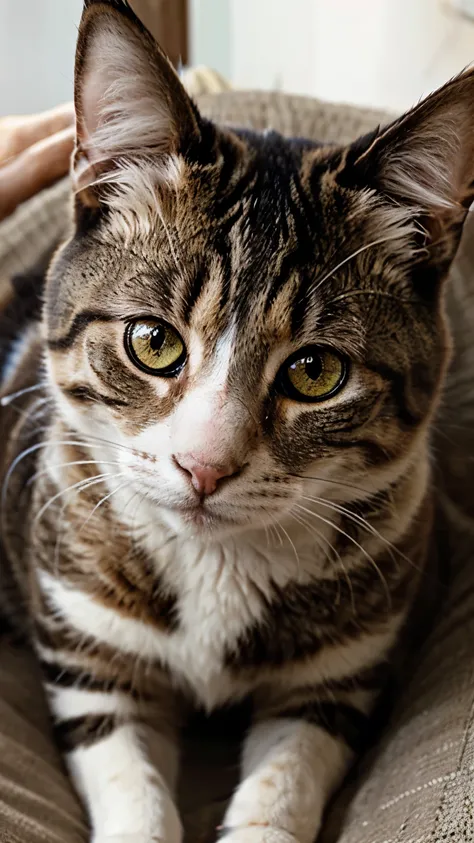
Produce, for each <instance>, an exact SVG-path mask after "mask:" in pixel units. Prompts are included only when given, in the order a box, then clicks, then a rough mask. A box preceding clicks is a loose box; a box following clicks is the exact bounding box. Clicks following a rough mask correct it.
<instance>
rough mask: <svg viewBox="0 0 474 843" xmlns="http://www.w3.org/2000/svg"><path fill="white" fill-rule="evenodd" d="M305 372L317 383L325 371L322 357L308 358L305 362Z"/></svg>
mask: <svg viewBox="0 0 474 843" xmlns="http://www.w3.org/2000/svg"><path fill="white" fill-rule="evenodd" d="M304 370H305V373H306V375H307V376H308V378H310V379H311V380H312V381H317V379H318V378H319V377H320V375H321V372H322V370H323V366H322V363H321V358H320V357H306V359H305V361H304Z"/></svg>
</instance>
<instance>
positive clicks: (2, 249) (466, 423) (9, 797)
mask: <svg viewBox="0 0 474 843" xmlns="http://www.w3.org/2000/svg"><path fill="white" fill-rule="evenodd" d="M198 100H199V103H200V105H201V107H202V109H203V111H204V112H205V113H206V114H208V115H209V116H211V117H214V118H216V119H219V120H221V121H223V122H227V123H230V124H232V123H234V124H240V125H242V124H244V125H247V126H254V127H256V128H259V129H265V128H274V129H277V130H280V131H282V132H284V133H286V134H290V135H300V136H309V137H314V138H316V139H319V140H326V141H338V142H346V141H348V140H350V139H352V138H354V137H356V136H357V135H358V134H361V133H364V132H366V131H368V130H369V129H371V128H373V126H374V125H376V124H377V123H379V122H381V121H382V122H383V120H384V119H385V118H386V115H381V114H379V113H378V112H373V111H368V110H360V109H356V108H353V107H347V106H334V105H330V104H327V103H321V102H316V101H314V100H311V99H309V98H305V97H292V96H285V95H282V94H265V93H251V92H229V93H224V94H220V95H217V96H210V95H204V96H201V97H198ZM67 192H68V186H67V183H63V184H60V185H57V186H56V187H55V188H52V189H51V190H50V191H48V192H47V193H46V194H44V195H43V196H41V197H37V199H36V200H34V201H33V203H29V205H28V206H25V207H22V208H20V209H19V210H18V211H17V213H16V214H15V215H14V217H12V218H11V219H10V220H9V221H7V222H6V223H3V224H2V226H0V283H1V279H2V278H3V279H5V278H6V277H7V276H8V275H10V274H11V273H12V272H14V271H21V270H22V269H24V268H25V266H26V265H28V264H29V263H31V262H32V261H33V260H35V258H36V257H39V255H40V254H41V253H42V252H43V250H44V248H45V246H47V245H48V244H50V243H52V242H53V241H54V240H55V239H57V238H58V237H60V236H61V234H62V233H63V232H64V231H65V230H66V229H67V225H68V216H67V207H68V200H67ZM471 228H472V224H471V223H470V224H469V225H468V226H467V231H466V236H465V238H464V243H463V249H462V251H461V254H460V256H459V259H457V261H456V265H455V268H454V271H453V286H452V290H451V293H450V296H449V301H448V307H449V309H450V311H451V313H452V314H453V318H454V320H455V322H456V333H457V350H456V355H455V358H454V363H453V367H454V369H453V376H452V378H451V381H450V384H451V385H450V386H448V388H447V390H446V397H445V402H444V407H443V411H442V416H443V427H444V431H445V432H444V434H443V436H442V437H440V439H439V441H438V442H437V443H436V447H437V451H438V455H439V462H440V465H441V466H443V465H447V466H449V467H450V468H451V466H452V465H454V466H455V479H456V483H455V485H454V486H453V484H452V483H451V484H449V483H445V485H444V486H443V491H442V494H443V496H444V498H445V504H446V509H447V511H448V514H449V517H450V521H451V524H452V525H453V534H454V535H455V544H454V547H453V549H452V561H453V578H452V581H451V584H450V586H449V589H447V592H446V601H445V606H444V611H443V614H442V617H441V618H440V621H439V623H438V624H437V626H436V629H435V630H434V632H433V633H432V635H431V637H430V639H429V640H428V641H427V642H426V644H425V646H424V648H423V651H422V653H421V654H420V656H419V663H418V665H417V666H416V668H415V670H414V671H413V675H412V676H411V678H410V680H409V682H408V683H407V685H406V687H405V690H404V692H403V694H402V696H401V698H400V699H399V700H398V701H397V702H396V706H395V711H394V715H393V717H392V721H391V724H390V726H389V728H388V729H387V731H386V733H385V735H384V737H383V739H382V741H381V743H380V744H379V746H378V747H377V749H376V751H375V752H374V753H373V754H372V756H371V757H370V758H369V759H367V761H366V763H365V765H364V771H363V772H362V773H361V775H359V776H358V777H357V779H356V781H355V783H354V784H353V785H351V786H350V787H347V788H346V789H345V792H344V793H343V794H342V796H341V797H340V798H339V799H338V800H336V803H335V806H334V808H333V810H332V811H331V812H330V816H329V822H328V830H327V833H326V836H325V839H326V840H335V839H336V838H337V839H338V840H339V841H340V843H437V842H438V841H442V840H453V841H459V842H460V843H462V841H469V840H473V839H474V820H473V811H474V808H473V803H472V800H473V798H474V788H473V781H472V779H473V775H474V723H473V712H474V675H473V674H474V658H473V656H472V652H471V650H472V646H473V644H472V642H473V641H474V566H473V565H472V564H471V553H472V548H473V544H474V522H473V521H471V518H470V516H471V514H472V512H471V509H474V507H472V506H471V504H470V500H469V494H468V493H469V492H470V482H469V472H470V463H469V460H468V459H466V453H467V448H468V447H469V444H470V438H471V437H472V436H473V435H474V434H471V431H474V412H472V411H471V402H470V400H469V399H470V396H469V388H468V387H469V380H470V377H469V372H470V371H472V367H473V366H474V360H471V357H472V356H473V354H474V349H472V348H471V346H472V342H471V336H472V333H471V330H470V325H471V324H472V320H471V319H470V310H471V309H472V308H474V302H471V299H472V298H473V293H474V291H473V293H471V294H469V292H470V291H469V281H470V276H471V272H472V267H473V255H472V254H471V251H472V248H473V247H472V245H471V244H472V243H473V238H472V236H470V229H471ZM4 289H5V288H4ZM0 299H1V288H0ZM454 404H455V405H456V413H455V414H453V413H451V409H450V408H451V406H454ZM459 408H461V409H462V412H461V411H460V409H459ZM471 415H472V416H473V418H472V420H471ZM471 422H472V423H471ZM471 444H473V443H471ZM470 453H471V454H473V453H474V450H473V449H472V448H471V450H470ZM471 459H472V457H471ZM440 484H441V485H442V481H441V480H440ZM448 495H449V497H448ZM0 665H1V668H0V841H2V843H3V841H12V843H20V841H21V843H39V841H45V840H48V841H54V843H55V841H57V840H61V841H62V842H63V843H75V841H81V840H84V839H85V838H86V834H87V832H86V826H85V822H84V819H83V817H82V814H81V811H80V809H79V807H78V804H77V801H76V799H75V798H74V796H73V795H72V792H71V788H70V786H69V783H68V781H67V778H66V777H65V776H64V774H63V771H62V767H61V764H60V761H59V759H58V756H57V754H56V752H55V750H54V747H53V745H52V743H51V740H50V736H49V731H48V725H47V722H48V721H47V714H46V711H45V707H44V702H43V700H42V695H41V691H40V686H39V680H38V676H37V672H36V668H35V665H34V663H33V662H32V659H31V656H29V655H28V654H27V653H26V652H21V651H18V650H14V649H13V650H12V649H11V648H8V646H7V644H6V643H5V644H4V646H3V648H2V649H0ZM186 770H187V773H188V778H189V779H190V782H189V790H190V793H191V796H192V797H193V798H191V800H190V805H191V808H190V812H191V813H190V824H191V826H192V827H193V834H192V835H190V839H191V836H192V839H193V843H195V841H196V839H205V838H206V837H208V838H209V839H211V837H212V831H210V832H209V834H208V835H206V833H205V829H204V828H201V832H200V833H199V834H198V833H197V830H196V828H197V826H196V822H197V825H198V826H199V822H201V821H202V820H203V819H204V820H206V825H207V826H208V829H210V828H211V826H212V824H213V823H214V821H215V819H214V812H213V808H212V805H210V804H208V805H207V806H206V805H205V806H204V807H203V808H202V810H201V811H199V812H198V814H197V815H192V810H191V809H192V807H193V805H192V803H193V802H194V803H196V802H198V803H199V801H201V802H202V800H205V799H207V798H208V797H207V796H203V795H202V793H201V791H199V792H198V789H197V787H196V781H197V778H196V777H195V774H194V772H193V771H194V767H193V765H192V764H190V765H189V766H187V767H186ZM199 783H200V784H202V777H200V778H199ZM224 795H225V794H223V793H222V792H221V793H218V794H217V796H218V798H219V799H221V798H222V797H223V796H224ZM349 795H350V796H351V799H350V802H349V805H348V807H347V809H345V810H343V806H344V804H345V802H347V801H348V800H347V797H348V796H349ZM196 816H197V820H196ZM201 826H202V822H201Z"/></svg>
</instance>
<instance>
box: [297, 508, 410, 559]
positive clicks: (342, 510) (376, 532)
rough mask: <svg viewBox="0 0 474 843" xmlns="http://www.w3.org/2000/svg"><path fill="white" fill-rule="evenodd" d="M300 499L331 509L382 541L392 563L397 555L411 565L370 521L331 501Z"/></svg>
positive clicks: (406, 557)
mask: <svg viewBox="0 0 474 843" xmlns="http://www.w3.org/2000/svg"><path fill="white" fill-rule="evenodd" d="M302 497H303V499H304V500H307V501H310V502H312V503H317V504H319V505H320V506H324V507H326V508H327V509H332V510H333V512H339V513H341V514H342V515H345V516H346V517H347V518H349V519H350V520H351V521H352V522H354V523H355V524H359V526H360V527H362V528H363V529H364V530H367V532H369V533H371V534H372V535H373V536H376V538H378V539H380V541H382V542H383V543H384V544H385V545H386V546H387V547H388V549H389V551H390V554H391V556H392V559H393V561H395V558H394V556H393V553H397V554H398V555H399V556H400V557H401V558H402V559H403V560H404V561H405V562H409V563H410V564H412V562H411V559H409V558H408V556H405V554H404V553H403V552H402V551H401V550H399V549H398V547H397V546H396V545H395V544H393V542H391V541H389V539H387V538H385V536H384V535H383V534H382V533H381V532H380V531H379V530H377V528H376V527H374V525H373V524H371V523H370V521H367V520H366V519H365V518H362V516H361V515H358V514H357V513H356V512H352V511H351V510H350V509H348V508H347V507H345V506H341V504H338V503H333V502H332V501H327V500H326V499H325V498H320V497H318V496H310V495H302Z"/></svg>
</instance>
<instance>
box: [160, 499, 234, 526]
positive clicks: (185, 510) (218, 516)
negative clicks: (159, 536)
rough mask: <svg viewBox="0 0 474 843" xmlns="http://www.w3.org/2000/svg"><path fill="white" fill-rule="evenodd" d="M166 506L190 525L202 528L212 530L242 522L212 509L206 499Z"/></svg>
mask: <svg viewBox="0 0 474 843" xmlns="http://www.w3.org/2000/svg"><path fill="white" fill-rule="evenodd" d="M165 508H166V509H169V510H170V511H171V512H174V513H175V514H176V515H179V516H180V518H181V519H182V521H183V522H184V523H185V524H187V525H188V526H190V527H194V528H196V527H197V528H199V529H201V530H212V529H216V528H217V527H236V526H237V525H238V524H239V523H240V522H239V521H238V519H237V518H235V517H233V518H232V517H229V516H228V515H224V514H222V513H220V512H216V511H215V510H214V509H211V508H210V507H209V505H207V504H206V503H205V501H199V502H196V503H195V504H174V505H166V504H165Z"/></svg>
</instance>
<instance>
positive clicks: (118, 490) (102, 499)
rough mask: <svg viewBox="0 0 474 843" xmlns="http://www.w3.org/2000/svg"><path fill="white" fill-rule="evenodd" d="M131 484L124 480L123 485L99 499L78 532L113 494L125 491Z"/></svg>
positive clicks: (129, 481)
mask: <svg viewBox="0 0 474 843" xmlns="http://www.w3.org/2000/svg"><path fill="white" fill-rule="evenodd" d="M116 476H118V475H116ZM131 482H132V481H131V480H130V479H128V480H124V482H123V483H121V484H120V485H119V486H117V488H116V489H113V490H112V491H111V492H109V493H108V494H107V495H104V497H103V498H101V499H100V501H99V502H98V503H96V505H95V506H94V508H93V510H92V512H90V513H89V515H88V516H87V518H86V520H85V521H84V523H83V524H81V526H80V527H79V533H80V532H81V531H82V530H83V529H84V527H85V526H86V525H87V524H88V523H89V521H90V520H91V518H92V517H93V516H94V514H95V513H96V512H97V510H98V509H100V507H101V506H102V504H104V503H106V502H107V501H108V500H109V499H110V498H111V497H112V495H115V494H116V492H120V490H121V489H125V488H126V487H127V486H130V484H131Z"/></svg>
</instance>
